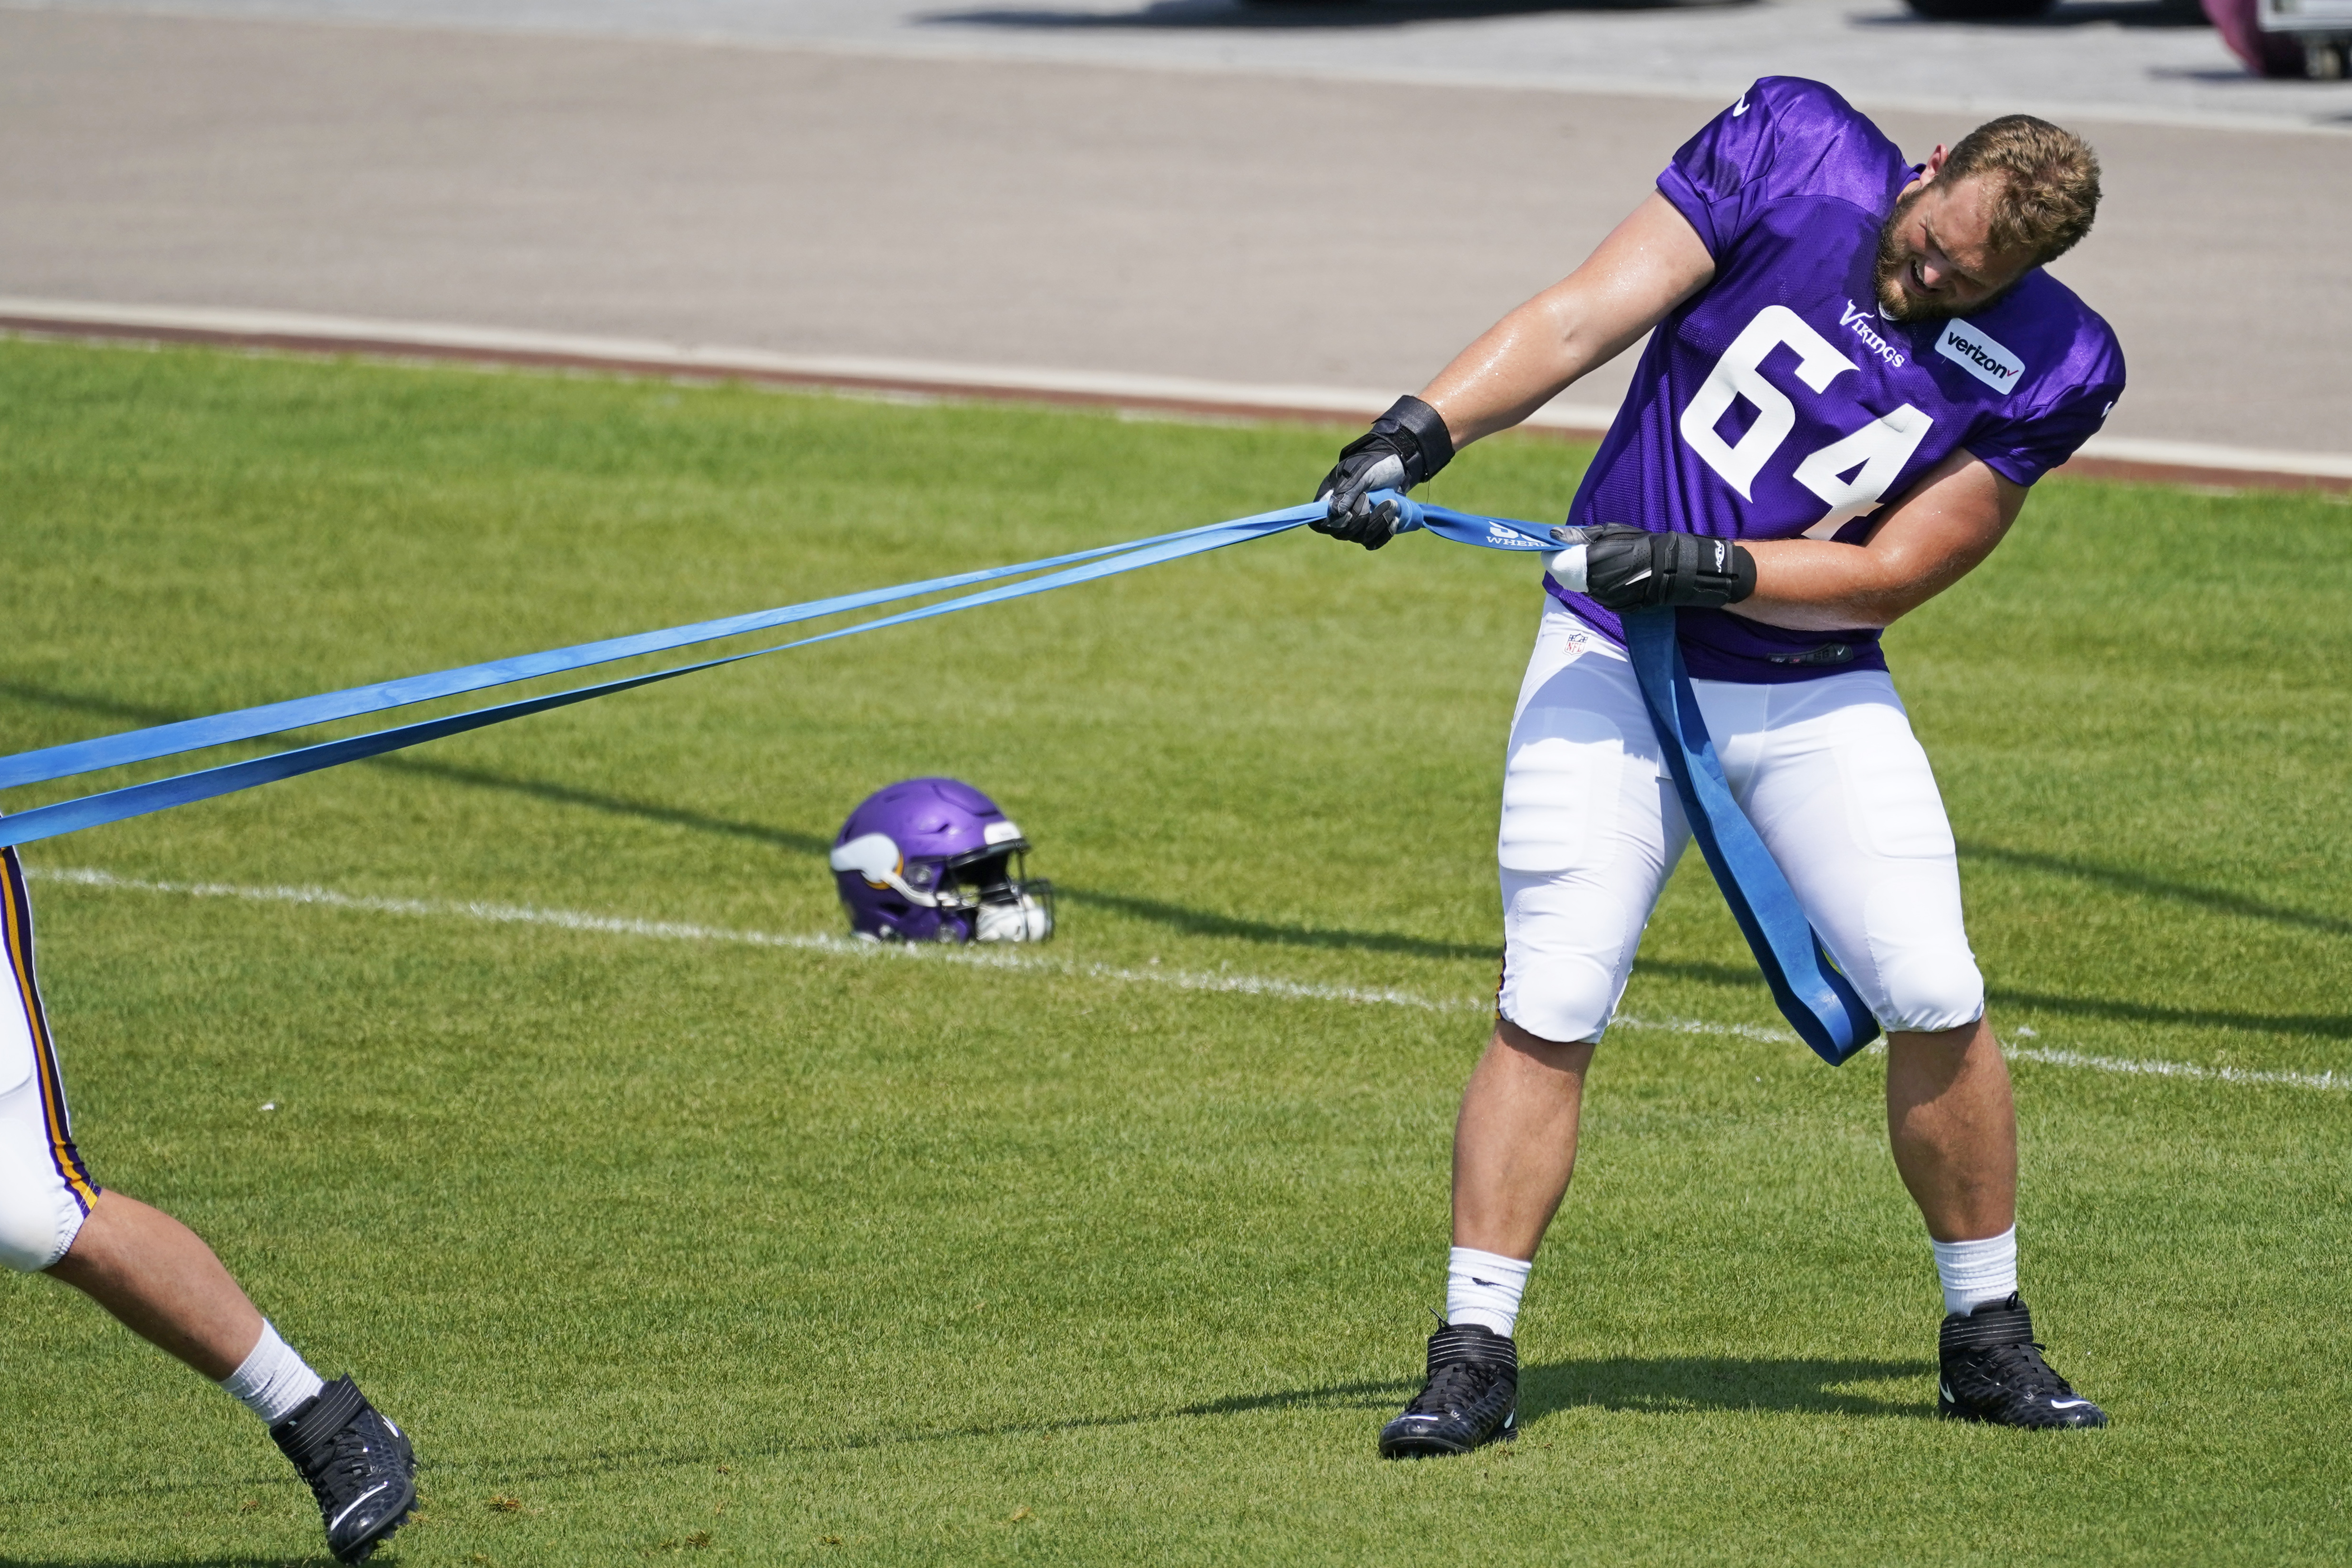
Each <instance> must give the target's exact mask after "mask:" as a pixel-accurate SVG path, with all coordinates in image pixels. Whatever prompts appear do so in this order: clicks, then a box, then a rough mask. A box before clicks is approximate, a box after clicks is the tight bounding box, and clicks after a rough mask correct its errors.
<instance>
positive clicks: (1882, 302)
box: [1873, 185, 1953, 321]
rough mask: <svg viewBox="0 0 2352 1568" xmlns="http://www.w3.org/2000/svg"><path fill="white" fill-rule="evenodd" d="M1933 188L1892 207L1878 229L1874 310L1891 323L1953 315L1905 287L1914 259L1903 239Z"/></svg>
mask: <svg viewBox="0 0 2352 1568" xmlns="http://www.w3.org/2000/svg"><path fill="white" fill-rule="evenodd" d="M1934 188H1935V187H1934V186H1932V185H1922V186H1920V187H1919V188H1918V189H1917V190H1916V191H1913V192H1911V193H1909V194H1908V195H1906V196H1904V197H1902V198H1901V199H1900V200H1898V201H1897V202H1896V203H1895V210H1894V211H1893V212H1891V213H1889V214H1886V221H1885V223H1884V224H1882V225H1879V229H1878V265H1877V267H1876V268H1875V269H1874V274H1873V277H1874V281H1875V283H1876V285H1877V288H1878V308H1879V309H1880V310H1881V311H1882V312H1884V313H1885V315H1886V317H1887V318H1888V319H1891V320H1895V321H1940V320H1943V319H1946V318H1948V317H1949V316H1951V315H1952V314H1953V312H1952V310H1951V308H1950V307H1949V306H1948V305H1947V304H1944V303H1943V302H1941V301H1938V300H1936V299H1934V298H1927V297H1924V296H1921V295H1916V294H1914V293H1913V292H1912V291H1911V290H1910V288H1909V287H1906V275H1908V274H1909V272H1910V269H1911V265H1912V262H1913V261H1914V259H1915V253H1914V251H1913V248H1912V246H1911V242H1910V241H1909V240H1908V239H1907V238H1906V235H1908V234H1910V233H1911V232H1912V231H1913V230H1914V228H1915V227H1916V225H1915V224H1914V222H1913V218H1914V214H1915V210H1916V208H1917V207H1918V205H1919V204H1920V203H1921V202H1922V201H1923V200H1925V199H1926V198H1927V193H1928V192H1929V191H1931V190H1933V189H1934Z"/></svg>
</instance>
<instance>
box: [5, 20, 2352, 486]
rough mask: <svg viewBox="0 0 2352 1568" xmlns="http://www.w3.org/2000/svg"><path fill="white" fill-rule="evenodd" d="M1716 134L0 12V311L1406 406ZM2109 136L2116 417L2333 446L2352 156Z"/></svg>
mask: <svg viewBox="0 0 2352 1568" xmlns="http://www.w3.org/2000/svg"><path fill="white" fill-rule="evenodd" d="M1707 112H1709V110H1707V108H1706V106H1705V105H1699V104H1694V103H1691V102H1687V101H1680V100H1676V99H1665V98H1659V97H1648V96H1643V97H1613V98H1612V97H1606V96H1600V95H1593V94H1565V93H1560V92H1557V91H1540V90H1496V89H1462V88H1448V87H1434V86H1412V87H1406V86H1392V87H1389V88H1386V89H1382V90H1381V91H1379V92H1367V91H1364V90H1362V89H1360V87H1357V86H1352V85H1350V84H1348V83H1344V82H1335V81H1318V80H1307V81H1299V80H1284V79H1280V78H1268V77H1263V76H1257V75H1250V74H1240V75H1220V74H1212V73H1190V72H1165V71H1129V70H1121V69H1106V68H1093V67H1077V66H1050V65H1036V64H1025V63H1013V62H988V61H927V60H919V59H909V58H903V57H897V58H894V57H874V56H866V57H858V56H852V55H842V54H834V53H824V52H811V51H795V50H785V49H773V48H759V49H750V48H736V47H685V46H678V45H673V44H665V43H652V42H645V41H635V40H623V39H590V38H579V37H549V36H541V37H517V36H511V35H506V36H500V35H484V34H465V33H459V32H449V31H435V30H426V29H380V28H368V27H351V26H314V25H300V24H284V23H247V22H227V21H221V20H216V19H215V20H200V19H172V18H162V17H154V16H130V15H104V14H91V13H87V12H70V13H69V12H64V11H57V10H51V11H21V10H19V11H0V212H5V214H7V217H6V224H5V233H0V293H6V294H14V295H31V296H47V297H52V298H79V299H96V300H114V301H123V302H129V303H137V304H156V305H163V304H179V305H210V306H245V307H250V308H277V309H291V310H313V311H320V312H331V313H341V314H348V315H355V316H374V317H383V318H394V319H425V320H440V321H450V322H458V323H470V324H479V325H485V326H502V327H520V328H535V329H544V330H554V331H571V332H583V333H603V334H614V335H631V336H651V337H660V338H667V339H670V340H682V341H689V342H693V341H699V342H716V343H728V344H740V345H744V346H749V347H758V348H768V349H774V350H787V351H797V352H832V353H855V354H872V355H896V356H905V357H911V358H921V359H929V360H950V361H969V362H980V363H993V364H1008V365H1029V366H1058V367H1070V368H1076V369H1094V370H1107V371H1144V372H1154V373H1161V374H1171V375H1191V376H1200V377H1204V378H1209V379H1214V380H1221V381H1230V382H1308V383H1322V384H1329V385H1342V386H1347V385H1354V386H1363V387H1368V388H1400V389H1401V388H1405V387H1409V386H1412V385H1415V384H1418V383H1419V382H1421V381H1422V380H1423V379H1424V378H1425V377H1426V376H1427V375H1428V373H1429V372H1430V371H1432V370H1433V369H1434V368H1435V367H1436V366H1437V365H1438V364H1440V363H1442V362H1443V361H1444V359H1445V358H1446V357H1447V356H1448V354H1450V353H1451V351H1452V350H1454V349H1455V348H1456V347H1458V346H1459V345H1460V344H1461V343H1462V342H1464V341H1465V340H1467V339H1468V338H1469V337H1470V336H1471V335H1473V334H1474V333H1475V332H1476V331H1477V330H1478V329H1480V328H1481V327H1483V326H1484V325H1485V324H1486V322H1487V321H1488V320H1489V319H1492V318H1493V317H1494V316H1495V315H1496V314H1497V313H1498V312H1499V311H1501V310H1502V309H1504V308H1507V307H1508V306H1509V305H1510V304H1512V303H1513V302H1515V301H1516V300H1517V299H1518V298H1522V297H1524V296H1525V295H1527V294H1528V293H1529V292H1531V291H1532V290H1533V289H1535V288H1537V287H1540V286H1542V285H1543V284H1545V283H1547V282H1549V281H1550V280H1551V279H1552V278H1553V277H1557V276H1558V275H1559V273H1561V272H1563V271H1564V270H1566V269H1567V268H1568V267H1570V266H1571V265H1573V263H1574V262H1575V261H1576V260H1577V259H1578V258H1579V257H1580V256H1582V255H1583V254H1584V252H1585V251H1586V250H1587V249H1588V248H1590V246H1591V244H1592V243H1593V242H1594V241H1595V240H1596V239H1597V238H1598V237H1599V236H1600V235H1601V234H1602V233H1603V232H1605V230H1606V229H1607V227H1608V225H1610V224H1611V223H1612V222H1613V221H1614V220H1615V219H1616V218H1617V217H1618V216H1619V215H1621V214H1622V213H1623V212H1624V211H1625V210H1626V209H1628V208H1629V207H1631V206H1632V205H1633V203H1634V202H1635V201H1636V200H1638V199H1639V198H1640V197H1641V195H1642V194H1643V193H1644V191H1645V190H1646V189H1647V188H1648V186H1649V182H1650V180H1651V179H1652V177H1653V176H1654V173H1655V172H1656V170H1657V169H1658V167H1659V166H1660V165H1661V164H1662V163H1663V162H1664V160H1665V158H1666V156H1667V155H1668V153H1669V152H1671V151H1672V150H1673V148H1674V147H1675V144H1676V143H1677V142H1679V141H1681V140H1682V139H1683V138H1684V137H1685V136H1686V135H1687V134H1688V133H1689V132H1690V131H1691V130H1692V129H1694V128H1695V127H1696V124H1697V123H1698V122H1699V121H1700V120H1702V119H1703V118H1704V116H1705V115H1706V113H1707ZM1882 122H1883V123H1885V125H1886V127H1887V129H1888V130H1889V131H1890V132H1891V133H1893V134H1895V136H1896V137H1897V138H1898V140H1900V141H1902V142H1903V143H1904V145H1905V146H1906V148H1909V149H1911V150H1913V151H1914V152H1925V150H1926V149H1927V146H1929V145H1930V144H1932V142H1933V141H1935V140H1937V138H1939V137H1943V138H1948V137H1950V136H1951V135H1953V134H1955V133H1956V132H1957V131H1960V130H1963V129H1965V128H1966V126H1967V124H1968V123H1969V120H1968V118H1967V117H1965V116H1959V117H1955V116H1953V115H1949V114H1937V115H1924V114H1916V113H1912V114H1889V115H1885V116H1883V117H1882ZM1400 127H1407V128H1410V129H1409V133H1400ZM2095 129H2096V131H2097V140H2098V141H2099V144H2100V146H2101V150H2102V152H2103V154H2104V156H2105V159H2106V162H2107V167H2108V172H2109V182H2108V183H2109V189H2110V192H2111V195H2110V198H2109V203H2108V206H2107V209H2106V212H2105V215H2104V216H2103V218H2102V220H2101V224H2100V226H2099V230H2098V232H2097V233H2096V234H2095V235H2094V236H2093V237H2092V239H2091V240H2090V241H2089V242H2088V243H2087V244H2086V245H2085V246H2084V247H2083V249H2082V250H2081V251H2080V252H2079V253H2078V254H2077V255H2076V256H2073V257H2070V258H2068V259H2067V260H2066V261H2065V262H2064V263H2063V264H2062V266H2061V267H2060V268H2059V269H2058V270H2059V271H2060V272H2061V273H2062V275H2063V276H2064V277H2067V278H2068V280H2069V281H2071V282H2073V283H2074V285H2075V286H2076V287H2078V288H2080V289H2082V290H2083V292H2084V294H2085V295H2086V296H2088V297H2089V298H2091V299H2092V301H2093V302H2094V303H2095V305H2096V306H2098V307H2099V308H2102V309H2103V310H2105V312H2106V313H2107V314H2108V316H2109V317H2110V319H2113V320H2114V321H2115V322H2116V327H2117V329H2118V330H2119V331H2120V332H2121V334H2122V336H2123V340H2124V342H2125V346H2126V352H2127V353H2128V355H2129V356H2130V359H2131V362H2132V367H2133V386H2132V391H2131V392H2130V393H2129V394H2128V395H2127V396H2126V399H2125V401H2124V402H2123V404H2122V406H2121V407H2119V408H2118V409H2117V411H2116V417H2115V419H2114V421H2113V422H2112V425H2111V429H2112V431H2113V432H2114V433H2115V434H2123V435H2139V436H2153V437H2160V438H2169V439H2174V440H2193V441H2214V442H2225V443H2231V444H2240V445H2246V446H2261V447H2284V448H2299V449H2304V450H2309V451H2316V452H2336V453H2341V452H2345V451H2347V450H2352V398H2347V392H2346V378H2345V377H2344V375H2343V374H2342V371H2341V370H2340V364H2339V360H2338V350H2336V344H2339V343H2340V342H2342V341H2343V340H2345V339H2346V337H2347V328H2352V298H2347V296H2346V291H2345V290H2344V289H2343V288H2342V287H2341V284H2342V277H2343V272H2342V268H2341V267H2340V265H2338V263H2337V261H2336V257H2339V256H2342V255H2343V254H2345V253H2346V250H2347V245H2352V217H2348V216H2347V214H2346V212H2345V211H2344V208H2343V205H2342V204H2340V203H2334V202H2324V201H2315V200H2314V199H2313V194H2314V193H2315V191H2318V190H2325V189H2327V188H2329V183H2330V182H2331V181H2333V180H2335V179H2336V171H2338V170H2340V169H2341V167H2342V162H2341V159H2342V157H2343V154H2344V152H2345V148H2346V143H2345V142H2344V141H2343V140H2342V139H2340V138H2337V137H2334V136H2325V135H2283V134H2271V133H2230V132H2219V131H2210V130H2194V129H2186V128H2180V127H2173V126H2163V125H2126V124H2109V125H2105V126H2101V127H2097V128H2095ZM2336 188H2340V186H2337V187H2336ZM1621 384H1622V366H1621V367H1617V368H1615V369H1613V370H1612V371H1607V372H1603V374H1602V375H1601V376H1600V377H1597V378H1595V380H1594V381H1593V382H1589V383H1587V384H1586V386H1584V387H1582V388H1580V389H1578V392H1577V393H1576V394H1574V395H1576V397H1577V398H1578V401H1607V400H1609V399H1610V398H1612V396H1613V395H1614V392H1615V391H1616V389H1617V387H1618V386H1619V385H1621Z"/></svg>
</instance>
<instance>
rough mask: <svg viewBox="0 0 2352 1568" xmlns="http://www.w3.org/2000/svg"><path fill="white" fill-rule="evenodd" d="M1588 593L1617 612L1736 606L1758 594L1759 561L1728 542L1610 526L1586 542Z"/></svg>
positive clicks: (1585, 574)
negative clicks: (1676, 606)
mask: <svg viewBox="0 0 2352 1568" xmlns="http://www.w3.org/2000/svg"><path fill="white" fill-rule="evenodd" d="M1584 591H1586V592H1587V593H1590V594H1591V595H1592V597H1593V598H1595V599H1597V600H1599V601H1601V603H1602V604H1604V605H1606V606H1607V607H1608V608H1610V609H1612V610H1648V609H1652V608H1654V607H1655V606H1657V605H1661V604H1700V605H1706V606H1708V607H1710V608H1712V607H1714V606H1717V605H1723V604H1737V603H1738V602H1739V601H1741V600H1743V599H1745V598H1747V597H1748V595H1749V594H1751V593H1753V592H1755V591H1756V558H1755V557H1754V556H1752V555H1750V554H1748V551H1746V550H1745V549H1741V548H1740V547H1739V546H1738V545H1736V544H1733V543H1732V542H1731V541H1730V540H1729V539H1718V538H1706V537H1705V536H1703V535H1698V534H1654V533H1651V532H1649V531H1648V530H1647V529H1645V528H1628V527H1627V526H1626V525H1624V524H1623V523H1610V524H1608V525H1606V526H1605V527H1602V528H1595V529H1593V530H1592V532H1591V534H1590V535H1589V536H1587V538H1586V539H1585V543H1584Z"/></svg>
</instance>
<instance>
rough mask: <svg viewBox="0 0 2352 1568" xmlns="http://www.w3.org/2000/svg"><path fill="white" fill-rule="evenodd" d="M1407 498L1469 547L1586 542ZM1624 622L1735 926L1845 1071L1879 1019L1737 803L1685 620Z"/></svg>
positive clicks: (1426, 522) (1407, 505)
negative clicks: (1679, 626) (1709, 723)
mask: <svg viewBox="0 0 2352 1568" xmlns="http://www.w3.org/2000/svg"><path fill="white" fill-rule="evenodd" d="M1399 499H1400V501H1401V503H1402V504H1401V505H1400V506H1399V507H1398V510H1399V511H1400V512H1401V513H1402V519H1401V520H1402V522H1403V524H1404V526H1405V527H1406V528H1414V527H1421V528H1428V529H1429V530H1430V531H1431V532H1433V533H1436V534H1439V535H1442V536H1443V537H1444V538H1450V539H1454V540H1458V541H1459V542H1461V543H1464V544H1475V545H1485V546H1486V547H1487V548H1488V549H1508V550H1526V549H1539V550H1556V549H1560V548H1561V547H1562V546H1563V545H1566V544H1570V543H1571V542H1573V541H1574V540H1576V539H1577V538H1580V537H1581V536H1580V535H1578V534H1576V533H1574V532H1572V531H1571V530H1570V529H1567V528H1558V529H1553V528H1542V527H1540V526H1539V525H1538V524H1535V523H1517V522H1512V521H1510V520H1508V519H1507V518H1502V517H1465V516H1464V515H1463V514H1461V513H1459V512H1449V511H1447V510H1446V509H1445V508H1444V507H1428V506H1423V505H1421V504H1419V503H1417V502H1414V501H1411V500H1406V499H1403V498H1402V497H1399ZM1619 619H1620V620H1622V622H1624V626H1625V643H1626V650H1627V652H1628V653H1631V654H1632V656H1633V679H1634V682H1635V683H1636V684H1637V685H1640V687H1641V688H1642V701H1643V706H1646V707H1648V709H1649V710H1650V723H1651V725H1652V726H1653V727H1654V728H1655V729H1656V730H1657V732H1658V740H1659V742H1660V744H1661V747H1663V749H1664V752H1665V756H1666V771H1667V772H1668V773H1670V774H1672V775H1673V776H1674V780H1675V793H1676V794H1677V795H1679V796H1681V797H1682V802H1683V815H1684V816H1685V817H1686V818H1688V819H1689V820H1690V829H1691V837H1693V838H1695V839H1696V840H1697V841H1698V847H1699V852H1700V853H1701V854H1703V855H1705V856H1706V864H1707V869H1708V870H1709V871H1712V872H1713V873H1715V882H1716V885H1717V887H1720V888H1721V889H1723V899H1724V902H1725V903H1726V904H1729V905H1731V914H1732V918H1734V919H1735V920H1737V921H1738V922H1739V929H1740V932H1741V934H1742V935H1744V936H1746V937H1747V938H1748V948H1749V949H1750V950H1751V951H1752V952H1754V953H1755V955H1756V962H1757V964H1758V965H1759V967H1761V968H1762V969H1763V971H1764V978H1765V981H1766V983H1767V984H1769V986H1770V987H1771V988H1772V999H1773V1000H1774V1001H1776V1002H1778V1003H1779V1004H1780V1013H1781V1016H1782V1017H1784V1018H1786V1019H1788V1020H1789V1022H1790V1024H1791V1025H1793V1026H1794V1027H1795V1029H1796V1030H1797V1034H1798V1037H1799V1038H1800V1039H1801V1040H1803V1041H1804V1042H1805V1043H1806V1044H1807V1045H1809V1046H1811V1047H1812V1048H1813V1051H1814V1054H1816V1055H1818V1056H1819V1057H1821V1059H1822V1061H1826V1062H1828V1063H1829V1064H1830V1065H1831V1066H1832V1067H1835V1066H1837V1065H1838V1064H1840V1063H1841V1062H1843V1061H1845V1060H1846V1059H1847V1058H1848V1057H1850V1056H1852V1055H1853V1053H1854V1052H1856V1051H1860V1050H1861V1049H1862V1048H1863V1047H1864V1046H1865V1045H1868V1044H1869V1043H1870V1042H1871V1041H1872V1040H1874V1039H1875V1038H1877V1035H1878V1020H1877V1019H1874V1018H1873V1017H1871V1014H1870V1009H1868V1008H1866V1007H1864V1005H1863V1002H1862V998H1860V997H1859V996H1857V995H1855V994H1854V989H1853V985H1852V984H1851V983H1849V982H1848V981H1847V979H1846V977H1844V976H1843V974H1840V973H1839V972H1838V967H1837V964H1836V962H1835V961H1834V960H1833V959H1832V958H1831V956H1830V954H1829V949H1828V948H1826V947H1824V946H1822V939H1821V937H1820V936H1818V935H1817V934H1815V932H1814V930H1813V927H1812V923H1811V921H1809V920H1807V919H1806V918H1805V911H1804V909H1803V907H1802V906H1801V904H1798V902H1797V894H1796V890H1795V889H1793V888H1791V887H1790V885H1789V879H1788V878H1787V877H1786V876H1784V875H1782V874H1781V873H1780V863H1779V862H1776V861H1774V860H1773V858H1772V852H1770V851H1769V850H1768V849H1766V848H1765V847H1764V841H1763V839H1761V838H1760V837H1759V836H1758V834H1757V831H1756V825H1755V824H1754V823H1753V822H1750V821H1748V814H1747V813H1746V812H1745V811H1742V810H1740V809H1739V802H1738V800H1734V799H1733V798H1732V794H1731V785H1730V782H1729V781H1728V780H1727V779H1725V778H1724V776H1723V764H1722V762H1721V761H1720V760H1719V759H1718V758H1717V757H1716V755H1715V742H1714V740H1713V739H1712V738H1711V737H1709V736H1708V735H1707V733H1706V718H1705V717H1703V716H1701V715H1700V713H1699V710H1698V694H1697V692H1696V691H1695V690H1694V689H1692V686H1691V680H1690V671H1689V670H1688V669H1687V668H1685V665H1684V664H1683V648H1682V643H1681V641H1680V640H1679V639H1678V638H1677V637H1676V636H1675V612H1673V611H1672V610H1670V609H1665V610H1639V611H1631V612H1623V613H1622V614H1621V615H1620V617H1619Z"/></svg>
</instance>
